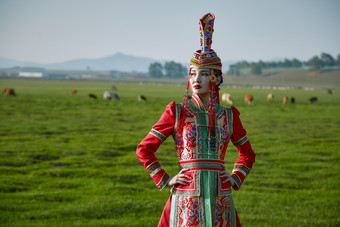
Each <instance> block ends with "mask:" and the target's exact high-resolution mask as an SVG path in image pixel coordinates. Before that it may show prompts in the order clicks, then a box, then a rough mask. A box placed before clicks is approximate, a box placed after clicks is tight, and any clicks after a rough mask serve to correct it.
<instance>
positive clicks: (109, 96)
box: [104, 91, 120, 101]
mask: <svg viewBox="0 0 340 227" xmlns="http://www.w3.org/2000/svg"><path fill="white" fill-rule="evenodd" d="M104 99H107V100H111V99H112V100H117V101H119V100H120V98H119V96H118V95H117V94H116V93H112V92H110V91H105V92H104Z"/></svg>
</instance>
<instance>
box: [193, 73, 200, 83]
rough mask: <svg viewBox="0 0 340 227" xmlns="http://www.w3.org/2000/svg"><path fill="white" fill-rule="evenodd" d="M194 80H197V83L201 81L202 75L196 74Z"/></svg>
mask: <svg viewBox="0 0 340 227" xmlns="http://www.w3.org/2000/svg"><path fill="white" fill-rule="evenodd" d="M194 81H195V82H197V83H199V82H201V77H200V75H199V74H198V73H197V74H196V75H194Z"/></svg>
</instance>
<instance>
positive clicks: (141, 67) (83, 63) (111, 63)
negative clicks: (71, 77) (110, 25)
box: [0, 53, 156, 72]
mask: <svg viewBox="0 0 340 227" xmlns="http://www.w3.org/2000/svg"><path fill="white" fill-rule="evenodd" d="M155 61H156V60H154V59H152V58H147V57H136V56H129V55H125V54H122V53H116V54H114V55H112V56H108V57H103V58H97V59H74V60H70V61H65V62H59V63H54V64H38V63H34V62H22V61H15V60H11V59H6V58H0V68H11V67H15V66H20V67H40V68H45V69H59V70H85V69H92V70H116V71H122V72H130V71H137V72H147V71H148V69H149V65H150V63H153V62H155Z"/></svg>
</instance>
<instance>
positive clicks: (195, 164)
mask: <svg viewBox="0 0 340 227" xmlns="http://www.w3.org/2000/svg"><path fill="white" fill-rule="evenodd" d="M178 164H179V169H190V170H216V171H222V170H224V169H225V167H224V161H222V160H215V159H197V160H188V161H179V162H178Z"/></svg>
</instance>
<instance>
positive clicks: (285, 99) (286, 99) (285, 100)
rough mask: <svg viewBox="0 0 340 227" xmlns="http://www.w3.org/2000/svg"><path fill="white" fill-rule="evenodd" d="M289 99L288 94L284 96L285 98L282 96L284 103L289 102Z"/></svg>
mask: <svg viewBox="0 0 340 227" xmlns="http://www.w3.org/2000/svg"><path fill="white" fill-rule="evenodd" d="M287 101H288V96H286V95H285V96H283V98H282V103H283V104H286V103H287Z"/></svg>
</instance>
